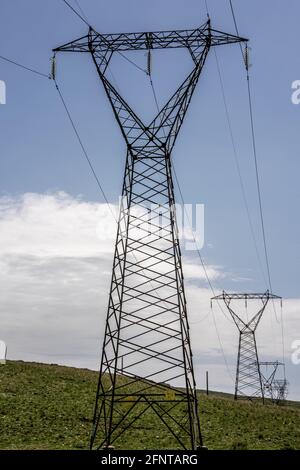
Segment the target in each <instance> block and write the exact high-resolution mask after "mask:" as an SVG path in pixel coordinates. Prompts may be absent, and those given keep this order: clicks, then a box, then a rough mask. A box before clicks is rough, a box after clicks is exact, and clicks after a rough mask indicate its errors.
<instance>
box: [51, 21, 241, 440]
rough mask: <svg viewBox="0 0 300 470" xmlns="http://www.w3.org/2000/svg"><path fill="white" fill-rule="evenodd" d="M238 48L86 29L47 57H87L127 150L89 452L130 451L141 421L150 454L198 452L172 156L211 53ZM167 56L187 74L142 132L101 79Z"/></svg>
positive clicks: (206, 34) (200, 34)
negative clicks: (187, 58)
mask: <svg viewBox="0 0 300 470" xmlns="http://www.w3.org/2000/svg"><path fill="white" fill-rule="evenodd" d="M242 41H246V40H245V39H243V38H240V37H238V36H234V35H230V34H226V33H223V32H220V31H216V30H213V29H212V28H211V25H210V21H208V22H207V23H205V24H204V25H202V26H201V27H199V28H196V29H194V30H180V31H160V32H144V33H126V34H125V33H121V34H99V33H98V32H96V31H95V30H94V29H92V28H90V29H89V33H88V34H87V35H86V36H84V37H81V38H79V39H77V40H75V41H72V42H70V43H68V44H65V45H63V46H61V47H58V48H57V49H55V50H54V51H55V52H58V51H68V52H78V53H84V52H87V53H89V54H91V57H92V59H93V62H94V64H95V66H96V69H97V72H98V74H99V77H100V79H101V81H102V84H103V86H104V89H105V92H106V95H107V97H108V99H109V102H110V104H111V106H112V109H113V112H114V115H115V118H116V120H117V122H118V124H119V126H120V129H121V132H122V135H123V137H124V139H125V141H126V145H127V157H126V165H125V174H124V181H123V188H122V203H121V208H120V214H119V222H118V232H117V240H116V247H115V255H114V262H113V272H112V280H111V288H110V295H109V305H108V313H107V319H106V327H105V336H104V342H103V351H102V359H101V368H100V376H99V384H98V390H97V397H96V406H95V414H94V424H93V431H92V437H91V448H96V449H99V448H103V447H110V446H112V445H114V444H115V443H117V442H119V443H121V444H122V442H123V443H124V442H125V444H123V445H126V448H130V438H127V440H125V441H122V439H126V437H123V435H124V433H125V431H127V430H130V432H131V433H133V432H134V431H136V433H138V427H137V426H138V419H139V418H140V417H141V416H143V415H145V419H147V418H146V415H147V414H148V416H149V413H150V418H149V419H148V421H146V422H147V423H148V424H147V426H148V427H151V426H152V427H154V428H155V429H156V433H157V434H159V435H160V440H159V441H158V442H157V444H156V448H157V447H160V448H165V447H166V446H170V443H172V444H171V445H172V446H173V447H176V446H177V447H178V446H179V447H182V448H185V449H188V448H191V449H197V448H198V447H201V445H202V438H201V433H200V424H199V416H198V405H197V396H196V384H195V377H194V369H193V360H192V352H191V344H190V333H189V324H188V319H187V308H186V298H185V292H184V284H183V274H182V265H181V252H180V247H179V240H178V232H177V224H176V215H175V210H174V202H175V201H174V188H173V182H172V168H171V151H172V149H173V146H174V143H175V140H176V138H177V135H178V132H179V130H180V127H181V124H182V122H183V119H184V116H185V114H186V112H187V109H188V106H189V103H190V100H191V97H192V94H193V92H194V90H195V87H196V84H197V81H198V78H199V76H200V74H201V71H202V69H203V66H204V63H205V60H206V57H207V54H208V52H209V50H210V47H213V46H220V45H224V44H230V43H237V42H242ZM168 48H185V49H187V51H188V52H189V53H190V55H191V58H192V60H193V69H192V71H191V73H190V74H189V75H188V76H187V78H186V79H185V80H184V81H183V83H182V84H181V85H180V87H179V88H178V89H177V91H176V92H175V93H174V94H173V95H172V96H171V98H170V99H169V100H168V102H167V103H166V104H165V105H164V106H163V108H162V109H161V110H160V111H159V112H158V114H157V116H156V117H155V118H154V119H153V121H152V122H151V123H150V124H148V125H145V124H144V123H143V122H142V121H141V119H140V118H139V117H138V116H137V115H136V113H135V112H134V111H133V110H132V108H131V107H130V106H129V105H128V103H127V102H126V101H125V100H124V98H123V97H122V96H121V95H120V94H119V92H118V91H117V90H116V88H114V86H113V85H112V83H111V82H110V81H109V80H108V78H107V76H106V72H107V69H108V67H109V64H110V61H111V58H112V56H113V54H121V55H122V56H124V53H126V52H128V51H148V69H149V68H150V67H149V64H150V62H151V61H150V60H149V55H150V52H151V51H152V50H153V49H168ZM125 58H126V57H125ZM148 73H150V70H148ZM162 220H163V221H164V223H162ZM179 387H180V388H179ZM162 425H163V431H162V432H161V431H160V428H161V427H162ZM166 434H169V436H170V440H169V441H168V442H167V441H165V435H166ZM141 445H148V446H149V443H148V442H146V443H144V444H141ZM148 448H149V447H148Z"/></svg>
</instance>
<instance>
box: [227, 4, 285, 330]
mask: <svg viewBox="0 0 300 470" xmlns="http://www.w3.org/2000/svg"><path fill="white" fill-rule="evenodd" d="M229 4H230V10H231V14H232V18H233V22H234V26H235V30H236V33H237V35H238V34H239V29H238V26H237V21H236V16H235V13H234V8H233V4H232V0H229ZM240 49H241V53H242V56H243V60H244V63H245V68H246V78H247V92H248V104H249V115H250V127H251V139H252V149H253V157H254V166H255V177H256V186H257V193H258V203H259V213H260V222H261V230H262V236H263V246H264V254H265V260H266V267H267V274H268V283H269V287H270V291H271V292H272V291H273V289H272V281H271V270H270V262H269V253H268V247H267V237H266V231H265V222H264V213H263V204H262V196H261V187H260V175H259V168H258V159H257V145H256V135H255V127H254V116H253V100H252V93H251V84H250V74H249V63H248V58H247V51H246V56H244V53H243V49H242V46H241V44H240ZM273 306H274V313H275V317H276V320H277V322H278V318H277V312H276V309H275V305H274V302H273Z"/></svg>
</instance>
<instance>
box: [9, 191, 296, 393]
mask: <svg viewBox="0 0 300 470" xmlns="http://www.w3.org/2000/svg"><path fill="white" fill-rule="evenodd" d="M116 209H117V208H116V207H115V208H114V210H116ZM115 236H116V224H115V221H114V220H113V218H112V215H111V213H110V211H109V209H108V208H107V206H106V205H105V204H98V203H92V202H85V201H83V200H82V199H80V198H73V197H71V196H69V195H67V194H65V193H62V192H58V193H55V194H24V195H22V196H19V197H8V196H6V197H3V198H0V282H1V296H0V311H1V338H0V339H1V340H4V341H5V342H6V343H7V346H8V357H9V358H12V359H13V358H15V359H16V358H18V359H24V360H36V361H41V362H56V363H61V364H68V365H74V366H79V367H90V368H94V369H97V368H98V366H99V358H100V349H101V341H102V334H103V328H104V322H105V316H106V309H107V301H108V292H109V284H110V276H111V267H112V257H113V249H114V241H115ZM188 255H189V256H188V257H187V258H186V259H184V274H185V279H186V280H187V282H186V294H187V301H188V311H189V321H190V326H191V337H192V346H193V352H194V360H195V370H196V374H197V378H199V381H200V384H201V382H203V377H204V374H205V370H206V369H209V370H210V376H211V386H212V387H213V388H216V389H220V390H221V389H222V388H224V387H225V388H226V390H227V391H232V387H233V384H232V379H230V377H229V375H228V373H227V371H226V367H225V366H224V362H223V358H222V355H221V353H220V345H219V340H218V335H217V333H216V329H215V323H214V321H213V319H214V318H215V322H216V324H217V327H218V331H219V335H220V337H221V341H222V347H223V349H224V353H225V355H226V357H227V358H228V359H227V360H228V362H229V367H230V370H231V374H232V375H234V372H235V371H234V367H235V358H236V351H237V340H238V333H237V330H236V327H235V325H234V324H233V323H232V321H231V320H230V319H229V316H228V313H227V312H226V311H225V307H223V310H224V312H225V316H224V315H223V313H222V312H221V311H220V310H219V307H218V306H217V305H215V306H214V316H215V317H214V316H213V313H212V312H211V310H210V297H211V292H210V290H209V289H208V288H206V287H204V286H205V284H204V283H203V281H204V280H205V276H204V273H203V269H202V268H201V266H199V264H197V263H196V255H195V261H193V260H192V258H191V253H188ZM207 271H208V274H209V277H210V278H211V279H212V280H216V279H221V278H223V277H228V276H229V278H230V277H231V275H229V274H226V273H225V271H224V270H223V269H222V268H220V267H217V266H208V267H207ZM299 310H300V299H289V300H286V301H285V302H284V315H285V317H286V321H285V339H286V341H285V342H286V357H287V358H288V360H289V357H290V354H291V351H290V348H291V344H292V341H293V340H294V339H299V338H300V331H299V320H298V318H299V313H298V312H299ZM271 318H272V322H271V320H270V319H271ZM271 324H272V328H271ZM271 330H272V331H271ZM272 335H273V336H272ZM280 335H281V328H280V325H279V324H277V323H276V321H275V319H274V314H272V309H271V307H269V310H268V311H267V312H266V315H265V318H264V319H263V320H262V324H261V326H260V328H259V330H258V342H259V345H260V351H261V353H262V354H263V355H264V357H266V356H267V357H274V358H276V359H277V358H279V359H280V356H279V355H280V353H281V345H280ZM272 337H273V338H276V341H275V343H276V344H274V341H273V339H272ZM274 350H275V351H276V353H274ZM275 354H276V357H275ZM299 370H300V369H299V368H298V369H297V368H296V366H294V368H291V374H292V380H291V382H292V383H293V387H294V389H295V390H296V387H297V386H298V396H299V390H300V384H299V383H298V384H297V380H299V379H297V376H299Z"/></svg>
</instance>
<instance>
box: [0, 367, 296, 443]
mask: <svg viewBox="0 0 300 470" xmlns="http://www.w3.org/2000/svg"><path fill="white" fill-rule="evenodd" d="M97 377H98V374H97V373H96V372H92V371H90V370H85V369H75V368H71V367H62V366H56V365H46V364H37V363H25V362H21V361H13V362H12V361H9V362H8V363H7V364H6V365H4V366H0V449H86V448H88V441H89V435H90V431H91V420H92V413H93V407H94V398H95V389H96V383H97ZM199 403H200V416H201V424H202V431H203V435H204V440H205V445H207V446H208V447H209V448H210V449H300V407H299V403H296V402H294V403H293V402H289V403H288V404H287V405H286V406H276V405H271V404H268V405H265V406H263V405H261V404H260V403H250V402H246V401H238V402H234V401H233V399H232V397H231V396H229V395H226V394H219V393H216V394H212V395H210V396H209V397H207V396H206V395H204V394H202V393H200V397H199ZM150 424H151V423H149V422H148V421H147V417H146V416H145V418H142V419H141V420H140V421H139V423H138V426H136V429H135V433H133V432H131V431H129V432H128V434H127V435H125V434H124V437H123V438H122V439H120V443H119V447H118V446H116V448H121V449H126V448H133V449H134V448H136V449H138V448H145V449H146V448H148V449H151V448H152V449H155V448H160V447H165V448H167V447H168V446H169V448H172V447H174V446H172V441H169V440H168V439H169V438H168V434H167V433H166V432H165V431H164V430H161V429H159V428H157V429H156V430H155V432H154V431H153V429H151V426H150Z"/></svg>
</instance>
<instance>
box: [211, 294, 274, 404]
mask: <svg viewBox="0 0 300 470" xmlns="http://www.w3.org/2000/svg"><path fill="white" fill-rule="evenodd" d="M270 299H280V300H281V297H278V296H277V295H274V294H271V293H270V292H269V291H266V292H265V293H263V294H228V293H227V292H225V291H223V293H222V294H221V295H218V296H216V297H213V298H212V300H223V301H224V303H225V305H226V307H227V309H228V311H229V313H230V315H231V317H232V319H233V321H234V323H235V324H236V326H237V328H238V330H239V348H238V356H237V366H236V380H235V392H234V398H235V399H236V400H237V399H238V398H248V399H250V400H251V399H254V398H262V400H263V401H264V388H263V382H262V375H261V371H260V363H259V361H258V352H257V344H256V338H255V332H256V329H257V327H258V324H259V322H260V320H261V317H262V315H263V313H264V311H265V308H266V306H267V304H268V302H269V300H270ZM232 300H244V301H245V304H246V305H247V302H248V301H249V300H261V302H262V306H261V308H260V310H259V311H258V312H257V313H256V314H254V315H253V316H252V318H251V319H250V320H246V319H242V318H241V315H239V314H237V313H236V312H234V311H233V309H232V308H231V306H230V304H231V301H232Z"/></svg>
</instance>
